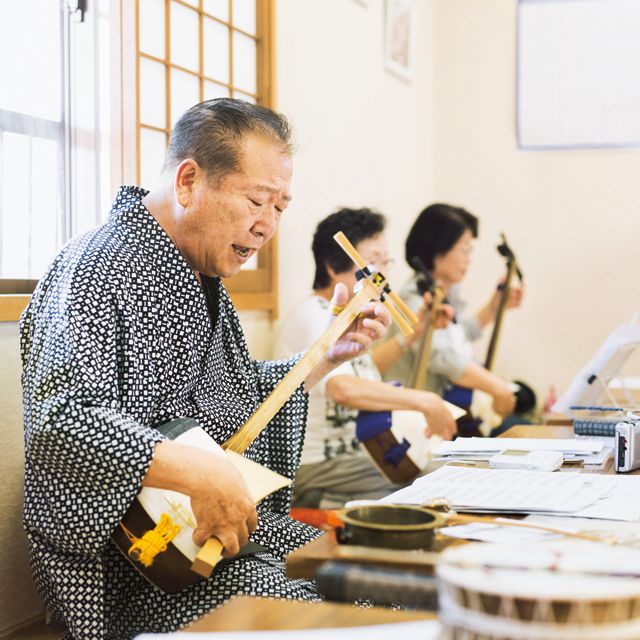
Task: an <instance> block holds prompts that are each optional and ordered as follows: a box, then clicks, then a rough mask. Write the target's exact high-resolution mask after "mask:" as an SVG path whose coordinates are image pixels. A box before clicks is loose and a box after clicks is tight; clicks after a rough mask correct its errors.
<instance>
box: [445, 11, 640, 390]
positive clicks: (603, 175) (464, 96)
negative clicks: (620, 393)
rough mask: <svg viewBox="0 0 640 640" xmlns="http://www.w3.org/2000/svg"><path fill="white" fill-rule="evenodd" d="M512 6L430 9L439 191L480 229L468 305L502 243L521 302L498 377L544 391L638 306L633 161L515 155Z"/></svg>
mask: <svg viewBox="0 0 640 640" xmlns="http://www.w3.org/2000/svg"><path fill="white" fill-rule="evenodd" d="M516 6H517V3H516V0H482V1H479V0H437V1H436V7H437V10H436V12H435V15H436V29H435V33H436V91H435V100H436V102H435V117H436V122H437V125H438V126H437V129H436V164H435V166H436V174H435V190H436V195H437V197H438V198H441V199H443V200H445V201H447V200H451V201H453V202H456V203H459V204H461V205H463V206H465V207H467V208H469V209H470V210H471V211H473V212H475V213H476V214H477V215H478V216H480V218H481V228H480V231H481V238H480V242H479V243H478V246H477V249H476V255H475V264H474V267H473V270H472V273H471V274H470V276H469V282H468V285H467V286H466V293H467V294H468V298H469V299H471V300H473V301H475V302H477V303H480V302H481V301H482V300H483V299H484V298H485V297H486V296H487V295H488V291H487V286H488V282H487V279H489V281H490V279H491V278H495V277H497V276H498V275H499V273H500V270H501V267H500V263H499V259H498V256H497V253H495V250H494V248H493V247H494V245H495V244H496V242H495V240H496V239H497V237H498V233H499V231H501V230H503V231H504V232H505V233H506V234H507V237H508V239H509V241H510V243H511V244H512V246H513V248H514V250H515V251H516V253H517V256H518V258H519V259H520V261H521V263H522V266H523V269H524V272H525V277H526V285H527V299H526V304H525V306H524V308H523V309H521V310H519V311H516V312H513V313H511V314H510V316H509V317H507V318H506V319H505V326H504V329H503V336H504V338H503V340H502V342H501V346H500V347H499V351H498V358H497V362H496V365H497V367H496V368H497V371H498V372H499V373H502V374H504V375H508V376H522V377H523V378H524V379H525V380H529V381H531V382H532V383H533V384H534V385H535V386H536V387H537V388H538V389H539V390H540V391H541V392H546V390H547V388H548V385H549V384H552V383H553V384H555V385H556V386H558V387H559V388H560V390H562V389H563V388H564V387H565V386H566V384H567V383H568V382H569V381H570V379H571V377H572V376H573V375H574V373H576V371H577V369H578V368H579V367H580V366H581V365H582V364H584V361H586V359H588V357H589V356H590V354H591V353H592V352H593V351H594V350H595V349H596V348H597V346H598V345H599V343H600V342H601V341H602V340H603V339H604V337H605V336H606V335H607V333H608V332H609V331H610V330H611V329H612V328H613V327H614V326H616V325H617V324H618V323H620V322H622V321H624V320H626V319H628V318H629V317H630V316H631V314H632V312H633V311H634V310H636V309H637V308H639V307H640V285H639V282H638V278H637V276H636V272H637V270H638V266H637V265H638V258H637V254H636V251H635V244H636V239H637V238H639V237H640V216H639V215H638V208H639V206H640V197H639V196H640V193H639V187H638V185H639V184H640V183H639V181H638V173H639V172H640V150H615V149H611V150H586V151H584V150H583V151H547V152H539V151H535V152H534V151H520V150H518V148H517V146H516V136H515V124H514V123H515V107H514V105H515V60H516V57H515V56H516V31H515V29H516ZM636 369H637V367H636Z"/></svg>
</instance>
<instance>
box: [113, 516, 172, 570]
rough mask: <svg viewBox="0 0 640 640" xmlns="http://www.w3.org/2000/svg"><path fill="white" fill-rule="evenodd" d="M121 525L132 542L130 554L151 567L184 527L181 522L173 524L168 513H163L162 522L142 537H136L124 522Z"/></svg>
mask: <svg viewBox="0 0 640 640" xmlns="http://www.w3.org/2000/svg"><path fill="white" fill-rule="evenodd" d="M120 526H121V527H122V530H123V531H124V532H125V534H126V536H127V538H129V540H130V541H131V543H132V544H131V547H130V548H129V556H130V557H131V558H133V559H134V560H137V561H138V562H140V563H141V564H143V565H144V566H145V567H150V566H151V565H152V564H153V559H154V558H155V557H156V556H157V555H158V554H159V553H162V552H163V551H166V549H167V545H168V544H169V543H170V542H171V541H172V540H173V539H174V538H175V537H176V536H177V535H178V533H180V529H181V528H182V527H180V525H179V524H173V521H172V520H171V517H170V516H169V515H168V514H166V513H163V514H162V515H161V516H160V522H158V524H157V525H156V526H155V527H154V528H153V529H151V530H150V531H147V532H146V533H145V534H143V536H142V537H141V538H136V536H134V535H133V533H131V531H129V529H127V528H126V527H125V526H124V525H123V524H122V523H120Z"/></svg>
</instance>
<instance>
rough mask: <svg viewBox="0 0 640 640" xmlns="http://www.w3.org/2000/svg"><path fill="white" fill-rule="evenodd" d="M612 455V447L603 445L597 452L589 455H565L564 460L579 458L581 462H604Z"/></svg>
mask: <svg viewBox="0 0 640 640" xmlns="http://www.w3.org/2000/svg"><path fill="white" fill-rule="evenodd" d="M612 455H613V449H612V448H611V447H603V448H602V450H601V451H598V453H594V454H593V455H591V456H565V458H564V459H565V461H566V460H579V461H581V462H582V463H583V464H595V465H601V464H604V463H605V462H606V461H607V460H608V459H609V458H610V457H611V456H612Z"/></svg>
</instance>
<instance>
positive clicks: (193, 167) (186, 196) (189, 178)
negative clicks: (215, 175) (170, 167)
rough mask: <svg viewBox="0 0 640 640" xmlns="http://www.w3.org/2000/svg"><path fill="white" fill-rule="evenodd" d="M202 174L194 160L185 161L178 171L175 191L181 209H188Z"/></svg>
mask: <svg viewBox="0 0 640 640" xmlns="http://www.w3.org/2000/svg"><path fill="white" fill-rule="evenodd" d="M199 173H200V167H199V166H198V163H197V162H196V161H195V160H193V159H192V158H187V159H186V160H183V161H182V162H181V163H180V164H179V165H178V168H177V169H176V174H175V175H176V177H175V183H174V190H175V194H176V199H177V201H178V203H179V204H180V206H181V207H184V208H186V207H187V206H188V205H189V204H190V203H191V199H192V197H193V188H194V185H195V183H196V178H197V177H198V174H199Z"/></svg>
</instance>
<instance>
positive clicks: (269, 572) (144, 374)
mask: <svg viewBox="0 0 640 640" xmlns="http://www.w3.org/2000/svg"><path fill="white" fill-rule="evenodd" d="M145 194H146V192H145V191H143V190H141V189H138V188H133V187H123V188H122V189H121V190H120V192H119V193H118V196H117V198H116V201H115V203H114V206H113V209H112V211H111V214H110V216H109V219H108V221H107V222H106V223H105V224H104V225H102V226H101V227H99V228H98V229H97V230H95V231H94V232H91V233H89V234H87V235H85V236H83V237H81V238H79V239H77V240H75V241H74V242H72V243H71V244H69V245H68V246H67V247H66V248H65V249H64V250H63V251H62V253H61V254H60V255H59V256H58V257H57V258H56V260H55V261H54V262H53V264H52V265H51V267H50V269H49V271H48V272H47V274H46V275H45V276H44V277H43V278H42V280H41V281H40V284H39V285H38V288H37V289H36V291H35V293H34V295H33V297H32V300H31V303H30V304H29V306H28V308H27V310H26V311H25V313H24V314H23V317H22V320H21V348H22V360H23V370H24V372H23V389H24V419H25V457H26V462H25V505H24V521H25V527H26V530H27V535H28V538H29V544H30V557H31V563H32V568H33V572H34V576H35V580H36V584H37V586H38V588H39V591H40V594H41V596H42V598H43V600H44V602H45V604H46V606H47V607H48V609H49V610H50V611H51V613H52V614H53V618H54V621H56V622H61V623H64V624H66V625H67V627H68V628H69V630H70V634H71V636H72V637H73V638H75V639H76V640H81V639H84V638H87V639H89V638H91V639H92V640H94V639H96V638H113V639H116V638H117V639H118V640H123V639H124V638H129V637H131V636H133V635H134V634H135V633H137V632H141V631H156V632H160V631H170V630H175V629H176V628H178V627H180V626H182V625H184V624H186V623H188V622H190V621H192V620H193V619H194V618H196V617H198V616H200V615H202V614H203V613H205V612H207V611H209V610H210V609H212V608H213V607H215V606H216V605H218V604H220V603H222V602H224V601H225V600H227V599H228V598H230V597H232V596H234V595H236V594H251V595H257V596H274V597H284V598H297V599H308V600H311V599H319V596H318V594H317V592H316V591H315V588H314V586H313V585H312V584H311V583H308V582H305V581H302V580H297V581H294V580H287V579H286V578H285V577H284V573H283V557H284V556H285V555H286V554H287V553H288V552H290V551H292V550H293V549H295V548H297V547H299V546H300V545H302V544H304V543H305V542H308V541H309V540H311V539H312V538H313V537H315V535H317V534H318V532H317V530H315V529H312V528H310V527H306V526H305V525H301V524H299V523H296V522H294V521H292V520H290V519H289V518H287V517H286V515H285V514H286V513H287V511H288V508H289V502H290V498H291V490H290V489H283V490H281V491H279V492H277V493H276V494H274V495H273V496H270V497H269V498H267V499H265V500H264V501H263V502H262V503H261V504H260V506H259V507H258V513H259V519H260V524H259V527H258V530H257V531H256V532H255V533H254V534H253V535H252V540H254V541H255V542H257V543H259V544H261V545H263V546H265V547H266V548H267V549H269V552H262V553H258V554H255V555H250V556H245V557H242V558H240V559H238V560H236V561H233V562H231V563H230V564H228V565H226V566H224V567H223V568H220V569H219V570H218V571H216V572H215V573H214V575H213V576H212V577H211V578H210V579H209V580H205V581H202V582H199V583H197V584H195V585H193V586H192V587H189V588H187V589H185V590H184V591H181V592H180V593H177V594H165V593H163V592H162V591H160V590H159V589H157V588H156V587H154V586H153V585H151V584H150V583H149V582H147V581H146V580H145V579H144V578H143V577H142V576H141V575H140V574H138V573H137V571H136V570H135V569H134V568H133V567H132V566H131V565H130V564H129V562H128V560H127V559H125V558H124V557H123V556H122V554H121V553H120V552H119V551H118V550H117V549H116V547H115V545H114V544H113V543H112V542H111V540H110V535H111V533H112V531H113V530H114V528H115V527H116V526H118V522H119V521H120V518H121V517H122V515H123V514H124V513H125V511H126V510H127V508H128V507H129V505H130V503H131V502H132V501H133V500H134V498H135V496H136V493H137V492H138V490H139V488H140V483H141V481H142V479H143V477H144V475H145V473H146V471H147V469H148V467H149V464H150V462H151V458H152V455H153V450H154V446H155V445H156V443H157V442H159V441H161V440H162V439H163V436H161V435H160V433H159V432H158V431H157V430H156V429H155V428H154V427H156V426H158V425H160V424H162V423H164V422H167V421H168V420H171V419H172V418H177V417H191V418H194V419H195V420H197V421H198V423H199V424H200V425H201V426H202V427H203V428H204V429H205V430H206V431H207V432H208V433H209V435H211V436H212V437H213V438H214V440H216V441H217V442H218V443H221V442H223V441H225V440H226V439H227V438H228V437H229V436H230V435H232V434H233V433H234V432H235V431H237V429H238V428H239V427H240V426H242V424H243V423H244V422H245V421H246V420H247V419H248V418H249V416H250V415H251V414H252V413H253V411H254V410H255V408H256V407H257V406H258V404H259V403H261V402H262V401H263V400H264V399H265V398H266V397H267V396H268V395H269V393H270V392H271V391H272V390H273V388H274V387H275V385H276V384H277V382H278V381H279V380H280V379H281V378H282V377H283V376H284V375H285V374H286V373H287V372H288V371H289V370H290V369H291V367H292V366H293V364H295V359H291V360H288V361H280V362H256V361H252V360H250V358H249V353H248V350H247V346H246V343H245V340H244V336H243V334H242V329H241V327H240V323H239V321H238V317H237V315H236V312H235V309H234V307H233V305H232V303H231V301H230V299H229V297H228V295H227V293H226V291H225V289H224V287H223V286H222V284H221V283H220V282H219V280H217V279H205V282H204V284H205V286H204V287H201V286H200V285H199V283H198V281H197V280H196V278H195V276H194V274H193V272H192V271H191V269H190V268H189V266H188V265H187V263H186V262H185V260H184V258H183V257H182V255H181V254H180V253H179V252H178V250H177V248H176V247H175V245H174V244H173V243H172V241H171V240H170V239H169V237H168V236H167V235H166V233H165V232H164V231H163V229H162V228H161V227H160V225H159V224H158V223H157V222H156V221H155V219H154V218H153V217H152V216H151V214H150V213H149V212H148V211H147V210H146V209H145V207H144V206H143V205H142V203H141V199H142V197H144V195H145ZM306 413H307V396H306V394H305V393H304V392H303V391H302V389H299V390H298V391H297V392H296V393H295V394H294V395H293V396H292V398H291V399H290V400H289V401H288V402H287V404H286V405H285V406H284V407H283V408H282V409H281V410H280V412H279V413H278V414H277V415H276V417H275V418H274V419H273V420H272V422H271V424H270V425H269V427H268V428H267V429H266V430H265V431H264V432H263V433H262V435H261V436H260V437H259V438H258V439H257V440H256V441H255V442H254V443H253V445H252V446H251V447H250V448H249V449H248V450H247V452H246V454H245V455H246V456H247V457H249V458H251V459H253V460H256V461H257V462H260V463H261V464H264V465H266V466H268V467H270V468H271V469H273V470H274V471H276V472H278V473H281V474H283V475H285V476H287V477H289V478H293V477H294V475H295V471H296V468H297V466H298V464H299V460H300V453H301V447H302V442H303V429H304V423H305V419H306Z"/></svg>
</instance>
